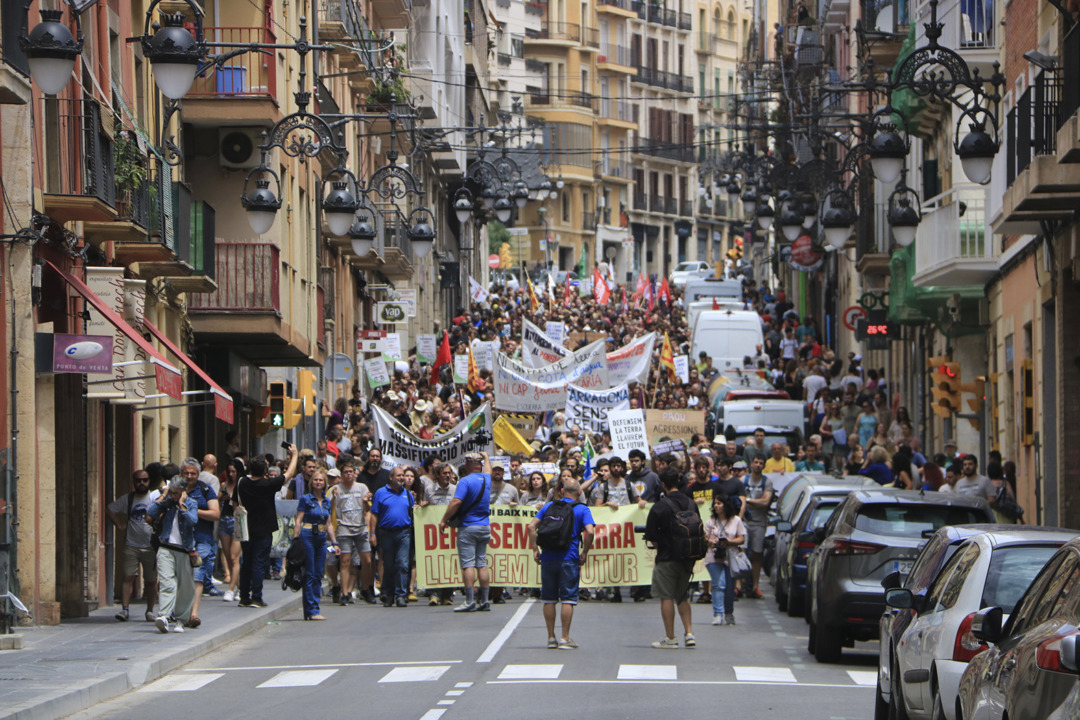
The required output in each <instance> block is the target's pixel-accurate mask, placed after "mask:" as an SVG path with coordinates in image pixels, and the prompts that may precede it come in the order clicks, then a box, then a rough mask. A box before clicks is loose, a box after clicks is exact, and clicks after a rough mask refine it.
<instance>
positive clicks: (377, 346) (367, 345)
mask: <svg viewBox="0 0 1080 720" xmlns="http://www.w3.org/2000/svg"><path fill="white" fill-rule="evenodd" d="M382 349H383V341H382V340H381V339H375V340H372V339H367V338H363V339H360V340H357V341H356V350H357V352H361V353H376V352H382Z"/></svg>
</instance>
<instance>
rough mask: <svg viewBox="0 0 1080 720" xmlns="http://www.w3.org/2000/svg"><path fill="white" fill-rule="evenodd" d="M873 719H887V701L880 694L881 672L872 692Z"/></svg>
mask: <svg viewBox="0 0 1080 720" xmlns="http://www.w3.org/2000/svg"><path fill="white" fill-rule="evenodd" d="M874 720H889V701H888V700H886V699H885V698H883V697H882V696H881V674H880V673H879V674H878V679H877V686H876V688H875V692H874Z"/></svg>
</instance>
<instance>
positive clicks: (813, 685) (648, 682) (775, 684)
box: [486, 680, 870, 690]
mask: <svg viewBox="0 0 1080 720" xmlns="http://www.w3.org/2000/svg"><path fill="white" fill-rule="evenodd" d="M486 683H487V684H488V685H528V684H534V685H559V684H563V685H765V686H771V687H788V688H845V689H848V690H869V689H870V688H868V687H865V686H862V685H837V684H832V683H804V682H794V683H792V682H761V681H742V680H487V681H486Z"/></svg>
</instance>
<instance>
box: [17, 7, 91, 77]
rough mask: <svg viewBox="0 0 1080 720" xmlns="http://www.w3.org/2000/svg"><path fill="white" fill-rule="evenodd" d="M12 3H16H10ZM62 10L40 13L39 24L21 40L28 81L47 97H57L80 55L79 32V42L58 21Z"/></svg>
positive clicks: (79, 40) (80, 42) (61, 16)
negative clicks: (28, 76)
mask: <svg viewBox="0 0 1080 720" xmlns="http://www.w3.org/2000/svg"><path fill="white" fill-rule="evenodd" d="M11 1H12V2H14V1H15V0H11ZM63 16H64V11H63V10H42V11H41V22H40V23H39V24H38V25H36V26H35V27H34V29H33V30H31V31H30V34H29V35H25V36H23V37H21V38H20V43H19V44H20V45H21V46H22V50H23V52H24V53H26V62H27V64H28V65H29V66H30V78H31V79H32V80H33V81H34V82H35V83H36V84H37V86H38V87H39V88H41V92H43V93H45V94H46V95H56V94H57V93H58V92H60V91H61V90H63V89H64V86H66V85H67V84H68V81H69V80H71V72H72V70H74V69H75V60H77V59H78V57H79V55H80V54H81V53H82V48H83V38H82V30H81V28H80V29H79V39H78V40H76V39H75V36H74V35H72V34H71V31H70V30H68V28H67V26H66V25H64V24H63V23H62V22H60V21H61V19H62V18H63ZM78 17H79V16H78V15H77V14H76V15H75V18H76V23H78Z"/></svg>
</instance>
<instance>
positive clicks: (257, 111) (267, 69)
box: [182, 27, 281, 126]
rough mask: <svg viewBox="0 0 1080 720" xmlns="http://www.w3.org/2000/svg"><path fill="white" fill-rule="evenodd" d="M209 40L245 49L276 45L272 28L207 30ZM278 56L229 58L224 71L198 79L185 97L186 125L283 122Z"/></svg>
mask: <svg viewBox="0 0 1080 720" xmlns="http://www.w3.org/2000/svg"><path fill="white" fill-rule="evenodd" d="M204 30H205V32H206V37H207V39H208V40H212V41H214V42H223V43H236V44H240V45H246V44H249V43H276V42H277V38H276V37H275V35H274V31H273V28H270V27H207V28H204ZM276 57H277V56H276V53H273V52H271V53H270V54H266V53H254V52H249V53H245V54H243V55H239V56H237V57H234V58H230V59H229V60H226V61H225V64H224V66H223V67H220V68H217V67H215V68H213V69H211V70H207V71H206V72H205V73H204V74H203V76H202V77H197V78H195V83H194V84H193V85H192V86H191V90H189V91H188V94H187V95H185V96H184V105H183V110H182V112H183V116H184V122H187V123H192V124H193V125H201V126H217V125H221V124H222V120H223V119H224V118H228V123H229V124H231V125H265V126H269V125H272V124H273V123H275V122H276V121H277V120H279V119H280V118H281V111H280V108H279V105H278V98H277V59H276Z"/></svg>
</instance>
